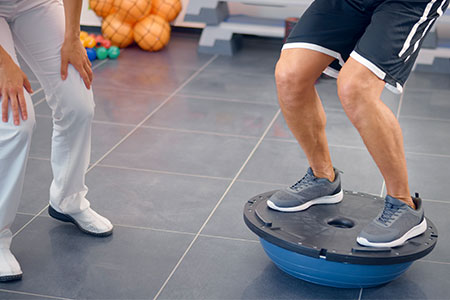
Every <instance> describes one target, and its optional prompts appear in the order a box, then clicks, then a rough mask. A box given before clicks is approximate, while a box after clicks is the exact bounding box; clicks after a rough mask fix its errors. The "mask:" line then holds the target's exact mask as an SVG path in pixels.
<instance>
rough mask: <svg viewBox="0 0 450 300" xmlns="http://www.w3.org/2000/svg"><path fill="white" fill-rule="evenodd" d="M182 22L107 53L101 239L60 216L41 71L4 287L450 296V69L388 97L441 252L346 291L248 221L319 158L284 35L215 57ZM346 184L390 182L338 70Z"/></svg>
mask: <svg viewBox="0 0 450 300" xmlns="http://www.w3.org/2000/svg"><path fill="white" fill-rule="evenodd" d="M198 38H199V37H198V35H195V34H186V33H175V34H174V36H173V38H172V41H171V43H170V45H169V46H168V48H166V49H165V50H164V51H162V52H160V53H154V54H150V53H146V52H142V51H139V50H138V49H137V48H133V47H131V48H128V49H126V50H125V51H124V52H123V54H122V55H121V56H120V57H119V59H118V60H116V61H102V62H96V64H95V66H94V68H95V71H94V73H95V81H94V92H95V100H96V105H97V106H96V116H95V121H94V125H93V149H92V157H91V158H92V159H91V160H92V161H91V165H90V168H89V171H88V174H87V184H88V186H89V188H90V192H89V194H88V197H89V199H90V200H91V202H92V206H93V207H94V208H95V209H97V210H98V211H99V212H101V213H102V214H104V215H105V216H107V217H108V218H110V219H111V221H112V222H113V223H114V224H115V232H114V235H113V236H111V237H108V238H104V239H96V238H92V237H89V236H85V235H83V234H82V233H80V232H79V231H77V230H76V228H75V227H74V226H71V225H67V224H62V223H59V222H57V221H55V220H53V219H50V218H49V217H48V215H47V213H46V205H47V201H48V187H49V184H50V181H51V168H50V161H49V157H50V156H49V155H50V137H51V118H50V116H51V113H50V110H49V108H48V106H47V104H46V103H45V95H44V93H43V91H42V90H40V89H39V83H38V81H37V80H36V78H35V77H34V76H33V75H32V74H31V73H30V72H29V71H27V73H28V74H29V75H30V78H31V80H32V82H33V86H34V89H35V90H36V92H35V94H34V95H33V101H34V103H35V109H36V113H37V130H36V132H35V135H34V138H33V145H32V150H31V154H30V159H29V163H28V169H27V174H26V183H25V187H24V192H23V197H22V202H21V205H20V208H19V214H18V215H17V218H16V221H15V223H14V226H13V229H14V232H16V236H15V238H14V241H13V245H12V249H13V251H14V253H15V254H16V256H17V258H18V259H19V261H20V262H21V265H22V269H23V271H24V277H23V280H22V281H19V282H14V283H8V284H0V298H1V299H55V298H56V299H63V298H69V299H87V298H89V299H154V298H156V299H388V298H389V299H449V297H450V296H449V295H450V284H449V283H450V279H449V278H450V277H449V276H450V252H449V251H448V249H449V247H450V238H449V236H448V234H446V230H448V228H450V221H449V218H448V215H449V213H450V200H449V198H448V194H446V185H447V184H448V180H447V177H448V171H449V170H450V76H443V75H434V74H425V73H415V74H412V75H411V78H410V81H409V82H408V84H407V86H406V91H405V93H404V95H403V96H396V95H394V94H391V93H389V92H385V93H384V94H383V100H384V101H385V103H387V105H388V106H389V107H390V108H391V109H392V111H393V112H394V114H396V115H397V116H398V117H399V120H400V123H401V126H402V128H403V130H404V136H405V146H406V151H407V153H406V155H407V160H408V165H409V172H410V174H409V175H410V181H411V187H412V189H414V190H417V191H419V192H421V195H422V196H423V198H424V199H425V209H426V213H427V215H428V217H429V218H431V219H432V220H433V222H434V223H435V224H436V225H437V227H438V228H439V229H440V237H439V242H438V245H437V247H436V249H435V250H434V251H433V252H432V253H431V254H430V255H429V256H427V257H425V258H423V259H421V260H420V261H418V262H416V263H415V264H414V265H413V266H412V268H411V269H410V270H408V271H407V272H406V273H405V274H404V275H403V276H402V277H401V278H399V279H397V280H395V281H394V282H391V283H389V284H387V285H384V286H382V287H377V288H371V289H335V288H328V287H322V286H316V285H314V284H310V283H307V282H303V281H300V280H297V279H295V278H293V277H290V276H288V275H286V274H284V273H283V272H281V271H280V270H278V269H277V268H276V267H275V266H274V265H273V264H272V263H271V261H270V260H269V259H268V258H267V256H266V255H265V254H264V252H263V250H262V248H261V247H260V245H259V243H258V240H257V237H256V236H255V235H254V234H253V233H251V232H250V231H249V230H248V229H247V228H246V226H245V225H244V223H243V221H242V208H243V205H244V203H245V201H246V200H247V199H249V198H250V197H251V196H253V195H255V194H257V193H261V192H263V191H267V190H272V189H276V188H279V187H282V186H285V185H287V184H290V183H293V182H294V181H296V180H297V179H298V178H299V177H300V176H302V175H303V174H304V172H305V170H306V168H307V161H306V158H305V156H304V154H302V152H301V150H300V148H299V147H298V145H297V144H296V142H295V140H294V139H293V137H292V135H291V134H290V132H289V130H288V129H287V126H286V124H285V122H284V120H283V118H282V116H281V115H280V114H279V110H278V105H277V100H276V91H275V85H274V79H273V69H274V64H275V62H276V60H277V58H278V54H279V49H280V46H281V41H277V40H269V39H257V38H247V39H246V40H245V45H244V49H243V51H241V52H239V53H238V54H237V55H236V56H234V57H223V56H213V55H200V54H197V52H196V45H197V42H198ZM317 88H318V90H319V93H320V95H321V96H322V98H323V102H324V105H325V110H326V112H327V114H328V128H327V134H328V136H329V141H330V145H331V147H330V148H331V152H332V156H333V159H334V163H335V165H336V166H337V167H339V168H340V169H342V170H344V171H345V174H344V175H343V180H344V187H345V188H346V189H351V190H358V191H363V192H368V193H373V194H377V195H382V194H383V193H384V190H385V189H384V183H383V179H382V177H381V176H380V174H379V173H378V171H377V169H376V167H375V164H374V163H373V162H372V160H371V158H370V156H369V155H368V153H367V151H366V150H365V148H364V145H363V143H362V141H361V139H360V137H359V135H358V133H357V132H356V130H355V129H354V128H353V127H352V126H351V124H350V122H349V121H348V120H347V118H346V116H345V114H344V112H343V110H342V108H341V106H340V104H339V100H338V99H337V96H336V84H335V81H334V80H321V81H320V82H319V83H318V84H317Z"/></svg>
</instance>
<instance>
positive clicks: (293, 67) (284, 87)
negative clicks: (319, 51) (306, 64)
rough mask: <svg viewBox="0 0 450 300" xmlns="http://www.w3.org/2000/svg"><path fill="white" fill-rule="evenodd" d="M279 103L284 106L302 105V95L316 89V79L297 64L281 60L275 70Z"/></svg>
mask: <svg viewBox="0 0 450 300" xmlns="http://www.w3.org/2000/svg"><path fill="white" fill-rule="evenodd" d="M275 80H276V84H277V89H278V93H279V95H280V97H279V101H280V102H282V104H283V105H284V106H287V107H289V106H297V105H301V100H302V99H304V98H303V97H301V95H303V94H305V93H307V91H309V90H310V89H311V88H313V87H314V83H315V79H312V76H311V75H310V74H308V73H307V71H306V70H305V69H304V68H302V66H301V65H300V64H298V63H296V62H293V61H290V60H288V59H283V58H280V60H279V61H278V63H277V66H276V68H275Z"/></svg>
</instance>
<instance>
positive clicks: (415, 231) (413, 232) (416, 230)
mask: <svg viewBox="0 0 450 300" xmlns="http://www.w3.org/2000/svg"><path fill="white" fill-rule="evenodd" d="M426 230H427V220H426V219H425V218H424V219H423V221H422V222H421V223H420V224H419V225H416V226H414V227H413V228H411V229H410V230H409V231H408V232H406V233H405V234H404V235H403V236H401V237H400V238H398V239H396V240H394V241H391V242H386V243H372V242H370V241H368V240H367V239H366V238H363V237H357V238H356V241H357V242H358V244H360V245H362V246H369V247H387V248H392V247H398V246H401V245H403V244H404V243H405V242H406V241H407V240H409V239H412V238H414V237H416V236H418V235H421V234H422V233H424V232H425V231H426Z"/></svg>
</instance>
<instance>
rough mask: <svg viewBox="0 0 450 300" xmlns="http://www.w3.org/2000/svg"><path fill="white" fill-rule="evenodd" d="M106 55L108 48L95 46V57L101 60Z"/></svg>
mask: <svg viewBox="0 0 450 300" xmlns="http://www.w3.org/2000/svg"><path fill="white" fill-rule="evenodd" d="M107 57H108V50H106V48H105V47H100V48H97V58H98V59H100V60H102V59H105V58H107Z"/></svg>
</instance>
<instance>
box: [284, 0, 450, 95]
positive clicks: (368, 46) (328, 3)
mask: <svg viewBox="0 0 450 300" xmlns="http://www.w3.org/2000/svg"><path fill="white" fill-rule="evenodd" d="M449 1H450V0H425V1H423V0H315V1H314V2H313V3H312V4H311V5H310V7H309V8H308V9H307V10H306V11H305V13H304V14H303V15H302V17H301V18H300V20H299V22H298V23H297V25H296V26H295V27H294V29H293V30H292V32H291V34H290V35H289V37H288V39H287V41H286V44H285V45H284V46H283V50H284V49H293V48H306V49H311V50H316V51H319V52H322V53H325V54H328V55H330V56H332V57H334V58H336V60H334V61H333V62H332V63H331V64H330V65H329V66H328V67H327V68H326V70H325V71H324V73H325V74H327V75H330V76H333V77H337V75H338V73H339V70H340V69H341V67H342V66H343V65H344V63H345V61H346V60H347V59H348V58H349V56H351V57H352V58H353V59H355V60H357V61H358V62H359V63H361V64H363V65H364V66H365V67H367V68H368V69H369V70H371V71H372V72H373V73H374V74H375V75H376V76H378V77H379V78H380V79H381V80H384V81H385V82H386V87H387V88H389V89H390V90H392V91H394V92H396V93H401V92H402V90H403V85H404V83H405V81H406V79H407V78H408V76H409V73H410V72H411V69H412V67H413V66H414V62H415V60H416V58H417V55H418V52H419V49H420V46H421V44H422V41H423V39H424V37H425V35H426V34H427V32H428V31H429V30H430V29H431V27H432V26H433V24H434V22H435V21H436V19H437V18H438V17H439V16H441V15H442V14H443V12H444V11H445V9H446V8H447V6H448V2H449Z"/></svg>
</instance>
